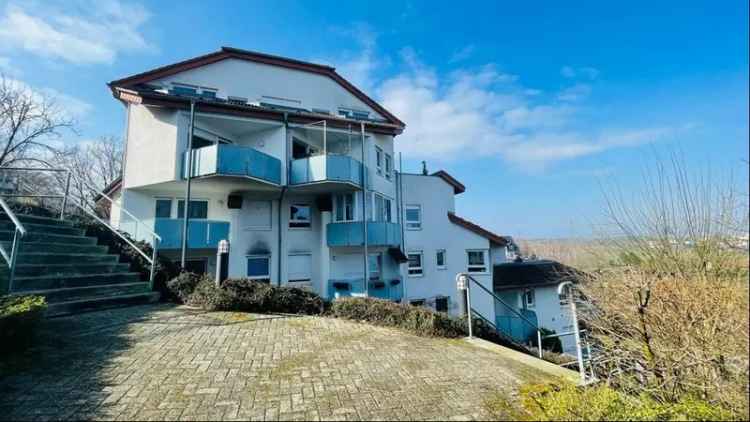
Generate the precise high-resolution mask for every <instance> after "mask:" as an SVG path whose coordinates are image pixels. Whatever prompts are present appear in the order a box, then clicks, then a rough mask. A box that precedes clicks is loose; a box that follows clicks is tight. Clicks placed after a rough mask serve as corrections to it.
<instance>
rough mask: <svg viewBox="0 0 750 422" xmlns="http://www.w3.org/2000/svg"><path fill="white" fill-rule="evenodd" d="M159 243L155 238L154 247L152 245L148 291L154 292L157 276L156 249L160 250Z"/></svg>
mask: <svg viewBox="0 0 750 422" xmlns="http://www.w3.org/2000/svg"><path fill="white" fill-rule="evenodd" d="M158 244H159V241H158V240H157V239H156V238H154V242H153V245H151V249H152V251H151V273H150V274H149V276H148V289H149V290H154V277H155V276H156V257H157V253H156V249H157V248H158Z"/></svg>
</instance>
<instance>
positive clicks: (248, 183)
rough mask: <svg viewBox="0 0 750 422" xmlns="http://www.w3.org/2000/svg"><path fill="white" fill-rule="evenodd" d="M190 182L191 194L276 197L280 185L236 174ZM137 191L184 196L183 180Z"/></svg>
mask: <svg viewBox="0 0 750 422" xmlns="http://www.w3.org/2000/svg"><path fill="white" fill-rule="evenodd" d="M191 181H192V183H191V184H190V187H191V191H192V196H196V195H200V194H222V195H227V194H230V193H244V192H251V193H258V194H261V195H263V194H266V195H270V196H269V198H271V197H273V198H276V197H278V195H279V192H280V191H281V187H280V186H277V185H274V184H272V183H268V182H264V181H259V180H257V179H253V178H250V177H238V176H202V177H194V178H193V179H191ZM136 190H138V191H142V192H146V193H150V194H152V195H167V194H171V195H174V196H179V197H182V196H185V182H184V181H175V182H166V183H158V184H154V185H149V186H143V187H139V188H136Z"/></svg>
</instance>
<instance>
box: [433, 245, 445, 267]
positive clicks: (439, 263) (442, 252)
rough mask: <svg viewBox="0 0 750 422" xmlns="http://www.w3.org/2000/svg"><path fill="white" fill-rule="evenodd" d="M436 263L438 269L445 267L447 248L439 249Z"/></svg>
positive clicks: (436, 254)
mask: <svg viewBox="0 0 750 422" xmlns="http://www.w3.org/2000/svg"><path fill="white" fill-rule="evenodd" d="M435 264H436V265H437V269H438V270H444V269H445V249H438V250H437V252H436V253H435Z"/></svg>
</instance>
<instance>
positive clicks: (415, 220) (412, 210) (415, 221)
mask: <svg viewBox="0 0 750 422" xmlns="http://www.w3.org/2000/svg"><path fill="white" fill-rule="evenodd" d="M406 228H407V229H408V230H420V229H421V228H422V207H421V206H419V205H407V206H406Z"/></svg>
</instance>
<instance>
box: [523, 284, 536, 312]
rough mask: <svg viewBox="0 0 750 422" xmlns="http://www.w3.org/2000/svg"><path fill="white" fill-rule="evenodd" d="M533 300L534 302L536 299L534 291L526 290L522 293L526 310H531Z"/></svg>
mask: <svg viewBox="0 0 750 422" xmlns="http://www.w3.org/2000/svg"><path fill="white" fill-rule="evenodd" d="M535 300H536V297H535V294H534V289H530V290H526V291H525V292H524V293H523V301H524V303H525V304H526V307H527V308H533V307H534V303H535Z"/></svg>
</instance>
